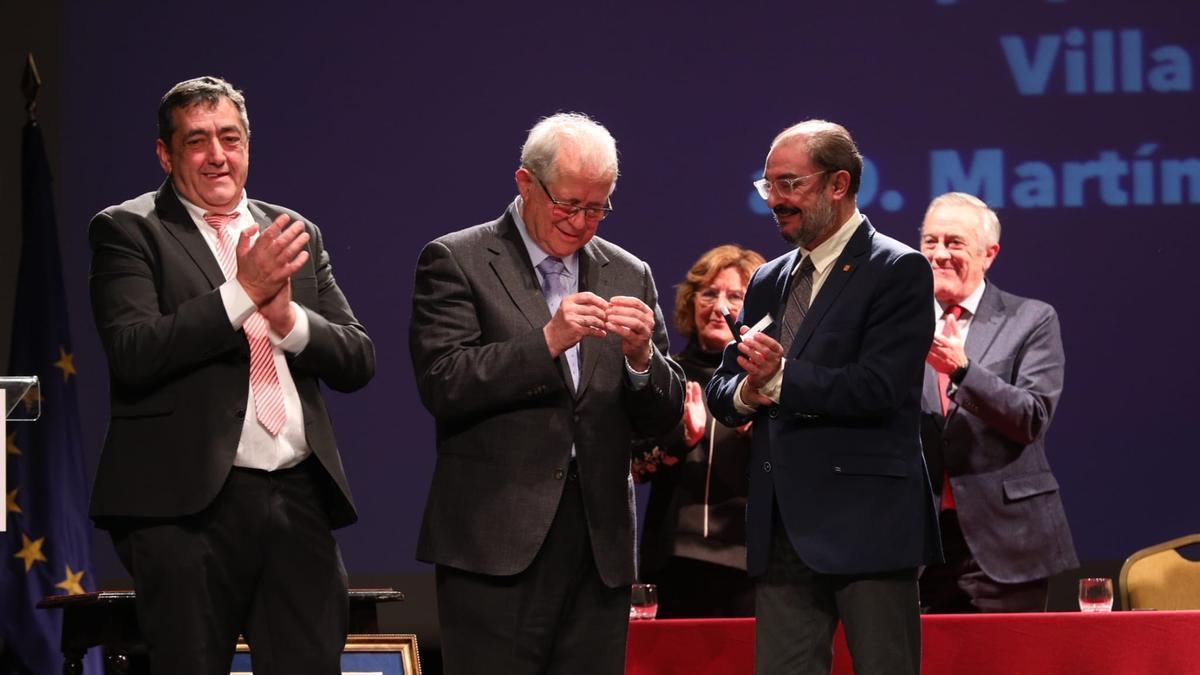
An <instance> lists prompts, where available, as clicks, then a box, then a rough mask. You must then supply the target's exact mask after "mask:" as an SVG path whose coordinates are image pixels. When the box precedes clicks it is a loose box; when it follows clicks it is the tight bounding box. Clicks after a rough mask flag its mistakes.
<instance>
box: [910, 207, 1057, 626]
mask: <svg viewBox="0 0 1200 675" xmlns="http://www.w3.org/2000/svg"><path fill="white" fill-rule="evenodd" d="M921 251H922V252H923V253H924V254H925V257H926V258H928V259H929V262H930V264H931V265H932V266H933V273H934V276H933V279H934V296H935V297H936V299H937V306H936V308H935V310H936V312H937V315H938V317H939V319H938V325H937V328H936V334H935V335H934V340H933V345H932V346H931V347H930V349H929V356H928V357H927V359H926V363H927V365H926V368H925V392H924V397H923V401H922V420H921V435H922V442H923V444H924V449H925V457H926V461H927V463H928V466H929V473H930V476H931V477H932V478H933V484H934V488H935V491H937V492H939V502H940V505H941V531H942V546H943V547H944V550H945V555H946V562H945V563H944V564H941V565H931V566H929V567H926V568H925V570H924V572H923V573H922V575H921V580H920V584H921V606H922V609H923V610H925V611H927V612H1004V611H1008V612H1015V611H1041V610H1043V609H1044V608H1045V606H1046V589H1047V579H1048V578H1049V577H1050V576H1051V575H1053V574H1055V573H1057V572H1061V571H1063V570H1067V569H1072V568H1074V567H1077V566H1078V565H1079V561H1078V560H1077V559H1076V557H1075V545H1074V543H1073V542H1072V540H1071V531H1070V529H1069V528H1068V527H1067V517H1066V514H1065V512H1064V511H1063V505H1062V499H1061V498H1060V497H1059V491H1058V481H1056V480H1055V478H1054V474H1053V473H1051V471H1050V465H1049V464H1048V463H1047V461H1046V448H1045V438H1046V431H1047V429H1049V427H1050V421H1051V419H1052V418H1053V417H1054V409H1055V406H1056V405H1057V403H1058V397H1059V395H1060V394H1061V393H1062V386H1063V360H1064V359H1063V346H1062V337H1061V335H1060V331H1059V325H1058V315H1057V314H1056V313H1055V311H1054V308H1053V307H1051V306H1050V305H1048V304H1046V303H1044V302H1040V301H1038V300H1031V299H1029V298H1021V297H1018V296H1015V295H1012V294H1010V293H1005V292H1004V291H1002V290H1000V289H999V288H997V287H996V284H994V283H992V282H991V281H989V280H986V279H985V278H984V273H985V272H986V271H987V270H988V268H989V267H991V265H992V263H993V262H994V261H995V259H996V255H997V253H999V251H1000V221H999V219H998V218H997V217H996V214H995V212H993V211H992V210H991V209H989V208H988V207H987V205H986V204H984V203H983V202H982V201H980V200H979V199H977V198H975V197H973V196H971V195H968V194H964V193H961V192H951V193H948V194H944V195H942V196H940V197H938V198H937V199H935V200H933V202H932V203H931V204H930V205H929V209H928V210H927V211H926V213H925V221H924V224H923V225H922V227H921Z"/></svg>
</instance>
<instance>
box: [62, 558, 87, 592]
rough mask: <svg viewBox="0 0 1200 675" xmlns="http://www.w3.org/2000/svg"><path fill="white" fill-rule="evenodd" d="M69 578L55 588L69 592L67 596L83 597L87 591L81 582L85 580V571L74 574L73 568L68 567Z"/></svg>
mask: <svg viewBox="0 0 1200 675" xmlns="http://www.w3.org/2000/svg"><path fill="white" fill-rule="evenodd" d="M66 567H67V578H66V579H63V580H62V581H60V582H58V583H57V584H54V587H55V588H61V589H63V590H64V591H66V592H67V595H83V594H84V593H86V592H87V591H85V590H83V586H82V585H80V583H79V581H80V580H81V579H83V570H79V571H78V572H72V571H71V566H70V565H67V566H66Z"/></svg>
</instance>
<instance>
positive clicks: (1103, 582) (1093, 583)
mask: <svg viewBox="0 0 1200 675" xmlns="http://www.w3.org/2000/svg"><path fill="white" fill-rule="evenodd" d="M1112 604H1113V587H1112V579H1109V578H1107V577H1088V578H1084V579H1080V580H1079V611H1081V612H1111V611H1112Z"/></svg>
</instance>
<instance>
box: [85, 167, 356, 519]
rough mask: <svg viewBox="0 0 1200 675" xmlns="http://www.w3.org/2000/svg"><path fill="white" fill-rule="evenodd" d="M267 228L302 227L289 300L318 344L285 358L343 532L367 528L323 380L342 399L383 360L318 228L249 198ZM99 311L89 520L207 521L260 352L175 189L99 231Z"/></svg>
mask: <svg viewBox="0 0 1200 675" xmlns="http://www.w3.org/2000/svg"><path fill="white" fill-rule="evenodd" d="M249 209H250V213H251V214H252V216H253V217H254V220H255V221H256V222H257V223H258V224H259V226H260V228H265V227H266V226H268V225H270V223H271V221H272V220H273V219H274V218H275V217H276V216H278V215H279V214H281V213H286V214H288V215H289V216H291V217H292V218H293V219H295V220H303V221H304V222H305V229H306V230H307V231H308V233H309V235H310V236H311V239H310V241H309V243H308V253H309V259H308V262H307V263H306V264H305V265H304V267H303V268H302V269H301V270H299V271H298V272H296V273H295V275H293V277H292V299H293V300H294V301H295V302H296V303H297V304H299V305H300V306H301V307H302V308H303V309H304V311H305V312H306V313H307V315H308V320H309V328H310V331H311V336H310V339H309V343H308V346H307V347H306V348H305V349H304V350H303V351H302V352H300V354H297V355H291V354H289V355H288V356H287V362H288V368H289V370H290V371H291V375H292V379H293V380H294V381H295V383H296V390H297V392H298V393H299V395H300V403H301V407H302V409H303V412H304V425H305V436H306V440H307V441H308V446H309V448H310V449H311V450H312V452H313V454H314V455H316V457H317V458H318V459H319V460H320V462H321V465H322V466H323V467H324V468H325V471H326V472H327V473H328V474H329V476H330V477H331V478H332V480H333V483H335V484H336V486H337V489H336V490H331V493H332V497H331V499H330V502H331V503H330V504H329V505H328V509H329V513H330V520H331V524H332V526H333V527H340V526H342V525H348V524H350V523H352V522H354V521H355V520H356V519H357V515H356V514H355V510H354V504H353V501H352V499H351V496H350V488H349V487H348V486H347V483H346V476H345V473H344V472H343V470H342V462H341V458H340V457H339V456H338V451H337V446H336V444H335V443H334V438H333V428H332V427H331V425H330V422H329V415H328V413H327V412H326V410H325V404H324V402H323V401H322V399H321V393H320V386H319V384H318V380H321V381H324V382H325V383H326V384H327V385H328V386H330V387H331V388H333V389H336V390H338V391H352V390H355V389H358V388H359V387H362V386H364V385H365V384H366V383H367V382H368V381H369V380H370V379H371V376H372V375H373V374H374V372H375V350H374V347H373V345H372V344H371V340H370V338H369V337H367V333H366V331H365V330H364V329H363V327H362V325H360V324H359V323H358V321H357V320H356V319H355V318H354V315H353V314H352V313H351V311H350V306H349V305H348V304H347V303H346V298H345V297H344V296H343V295H342V292H341V290H339V289H338V286H337V283H336V282H334V279H333V272H332V268H331V267H330V264H329V255H328V254H327V253H326V252H325V248H324V246H323V244H322V241H321V232H320V230H318V229H317V227H316V226H315V225H313V224H312V223H311V222H309V221H308V220H307V219H305V218H303V217H302V216H300V215H299V214H297V213H295V212H293V211H290V210H288V209H285V208H282V207H279V206H274V205H272V204H267V203H265V202H260V201H255V200H250V202H249ZM88 238H89V242H90V244H91V247H92V271H91V297H92V313H93V315H94V318H95V321H96V327H97V329H98V330H99V332H100V341H101V342H102V343H103V345H104V350H105V353H106V354H107V356H108V366H109V376H110V390H111V408H112V409H111V414H112V418H111V421H110V422H109V427H108V435H107V438H106V439H105V443H104V451H103V453H102V454H101V456H100V465H99V468H98V469H97V472H96V481H95V484H94V486H93V490H92V504H91V516H92V518H93V519H94V520H95V521H96V523H97V525H99V526H101V527H105V526H106V525H107V524H109V523H110V522H111V521H112V520H113V519H114V518H118V517H153V518H162V517H175V516H184V515H189V514H193V513H197V512H199V511H200V510H202V509H204V508H205V507H206V506H207V505H208V504H209V503H210V502H211V501H212V500H213V498H214V497H215V496H216V495H217V492H218V490H220V488H221V486H222V484H223V483H224V482H225V477H226V476H227V475H228V473H229V470H230V468H231V467H232V466H233V459H234V455H235V454H236V453H237V444H238V439H239V438H240V436H241V430H242V420H243V418H244V417H245V415H246V403H247V393H248V387H249V381H250V348H249V346H248V344H247V342H246V336H245V333H244V332H243V331H241V330H234V329H233V327H232V326H231V325H230V323H229V317H228V316H227V315H226V313H225V306H224V305H223V304H222V302H221V295H220V293H219V292H218V290H217V289H218V287H220V285H221V284H222V283H224V282H225V277H224V274H222V272H221V268H220V266H219V265H218V264H217V260H216V258H215V257H214V256H213V254H212V250H211V249H210V248H209V247H208V245H207V244H206V243H205V242H204V238H203V235H202V234H201V233H200V230H199V229H198V228H197V227H196V225H195V224H194V223H193V222H192V219H191V217H190V216H189V215H188V213H187V211H186V210H185V209H184V207H183V204H182V203H181V202H180V201H179V198H178V197H176V196H175V191H174V189H172V188H171V186H170V183H169V179H168V182H164V183H163V185H162V187H160V188H159V189H158V192H156V193H155V192H149V193H146V194H144V195H142V196H140V197H137V198H135V199H131V200H129V201H127V202H125V203H123V204H119V205H117V206H112V207H109V208H107V209H105V210H103V211H101V212H100V213H99V214H97V215H96V217H95V218H93V219H92V223H91V226H90V228H89V230H88Z"/></svg>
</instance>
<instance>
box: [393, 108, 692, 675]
mask: <svg viewBox="0 0 1200 675" xmlns="http://www.w3.org/2000/svg"><path fill="white" fill-rule="evenodd" d="M616 180H617V152H616V142H615V141H614V140H613V137H612V135H611V134H609V132H608V130H607V129H605V128H604V127H602V126H600V125H599V124H597V123H596V122H594V121H593V120H591V119H590V118H588V117H586V116H584V115H579V114H558V115H554V116H552V117H548V118H546V119H543V120H541V121H540V122H538V123H537V125H536V126H534V127H533V129H532V130H530V132H529V137H528V138H527V140H526V141H525V145H524V147H523V148H522V151H521V165H520V167H519V168H518V169H517V171H516V182H517V190H518V192H519V195H518V196H517V197H516V199H515V200H514V201H513V202H512V204H510V205H509V207H508V208H507V209H506V210H505V212H504V214H503V215H501V216H500V217H499V218H498V219H496V220H494V221H492V222H489V223H484V224H482V225H477V226H475V227H471V228H468V229H465V230H461V231H458V232H454V233H451V234H448V235H446V236H443V237H441V238H439V239H437V240H435V241H432V242H430V243H429V244H427V245H426V246H425V248H424V250H422V251H421V255H420V259H419V261H418V263H417V273H416V284H415V286H414V289H413V308H412V323H411V326H410V335H409V341H410V349H411V353H412V360H413V369H414V371H415V374H416V378H417V388H418V389H419V390H420V394H421V400H422V402H423V403H424V404H425V407H426V408H428V409H429V411H430V413H432V414H433V417H434V420H435V422H436V426H437V453H438V454H437V464H436V466H435V468H434V474H433V485H432V487H431V488H430V492H429V499H428V502H427V504H426V508H425V516H424V521H423V523H422V525H421V534H420V539H419V541H418V543H417V557H418V558H419V559H421V560H424V561H426V562H432V563H435V564H436V566H437V567H436V578H437V591H438V611H439V615H440V619H439V620H440V624H441V637H442V653H443V658H444V664H445V672H446V673H447V674H448V675H455V674H458V673H484V672H489V673H506V674H520V673H572V674H574V673H606V674H613V675H617V674H619V673H621V672H623V670H624V663H625V636H626V632H627V627H628V619H629V599H630V583H631V582H633V580H634V555H633V541H634V507H633V481H632V479H631V477H630V473H629V461H630V457H629V443H630V438H631V436H632V434H634V433H639V434H646V435H657V434H661V433H664V432H666V431H667V430H669V429H671V428H672V427H673V426H674V424H675V423H676V422H677V421H678V420H679V418H680V416H681V415H682V412H683V391H684V388H683V384H684V378H683V373H682V370H681V369H680V368H679V366H678V365H676V364H675V363H674V362H673V361H671V360H670V358H668V357H667V356H666V355H667V354H669V353H670V350H669V348H668V345H667V334H666V330H665V327H664V324H663V317H662V312H661V310H660V309H659V307H658V293H657V291H656V289H655V287H654V280H653V278H652V277H651V275H650V268H649V266H647V265H646V263H644V262H642V261H641V260H639V259H637V258H636V257H634V256H633V255H631V254H629V253H628V252H626V251H625V250H623V249H621V248H620V247H618V246H616V245H614V244H612V243H609V242H607V241H604V240H603V239H601V238H599V237H596V236H595V234H596V228H597V226H598V225H599V224H600V221H601V220H603V219H604V218H605V217H606V216H608V215H609V214H610V213H611V212H612V210H613V209H612V203H611V201H610V199H609V197H610V195H611V194H612V191H613V188H614V187H615V185H616Z"/></svg>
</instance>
